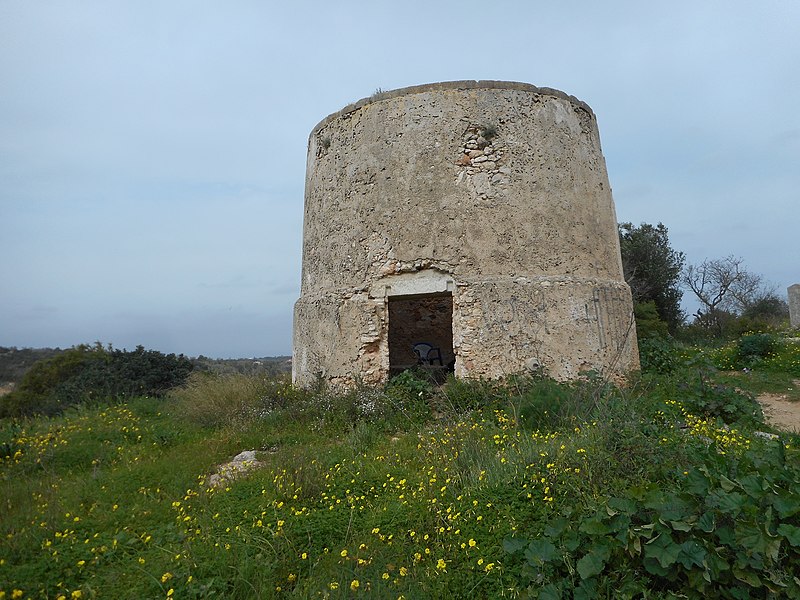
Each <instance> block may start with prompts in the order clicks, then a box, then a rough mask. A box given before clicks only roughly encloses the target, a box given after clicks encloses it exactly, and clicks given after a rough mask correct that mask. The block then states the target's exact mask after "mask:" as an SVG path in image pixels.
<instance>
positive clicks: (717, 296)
mask: <svg viewBox="0 0 800 600" xmlns="http://www.w3.org/2000/svg"><path fill="white" fill-rule="evenodd" d="M682 280H683V283H684V285H686V287H688V288H689V289H690V290H691V291H692V292H693V293H694V295H695V296H696V297H697V299H698V300H699V301H700V303H701V304H702V308H701V309H700V310H699V311H698V312H697V314H696V315H695V317H696V320H697V322H698V323H700V324H701V325H705V326H707V327H709V328H713V329H716V330H717V331H718V332H719V333H722V331H723V326H724V322H725V320H726V317H730V316H746V317H749V318H759V317H781V316H782V314H783V311H784V307H783V304H785V302H783V301H782V300H781V299H780V298H778V296H777V294H776V293H775V288H774V287H770V286H769V285H768V284H766V283H765V282H764V279H763V278H762V277H761V275H758V274H756V273H752V272H750V271H748V270H747V269H746V268H745V265H744V259H742V258H740V257H737V256H733V255H729V256H726V257H724V258H717V259H713V260H709V259H706V260H704V261H703V262H702V263H700V264H699V265H688V266H687V267H686V269H685V270H684V272H683V276H682ZM773 313H774V314H773Z"/></svg>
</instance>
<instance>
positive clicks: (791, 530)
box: [778, 523, 800, 548]
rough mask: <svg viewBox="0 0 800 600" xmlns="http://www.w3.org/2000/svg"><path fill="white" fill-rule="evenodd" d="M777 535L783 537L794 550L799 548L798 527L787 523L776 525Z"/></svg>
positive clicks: (799, 535) (799, 536)
mask: <svg viewBox="0 0 800 600" xmlns="http://www.w3.org/2000/svg"><path fill="white" fill-rule="evenodd" d="M778 533H780V534H781V535H782V536H783V537H785V538H786V539H787V540H788V542H789V543H790V544H791V545H792V546H794V547H795V548H796V547H798V546H800V527H795V526H794V525H789V524H788V523H781V524H780V525H778Z"/></svg>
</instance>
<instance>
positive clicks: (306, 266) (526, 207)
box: [294, 82, 638, 384]
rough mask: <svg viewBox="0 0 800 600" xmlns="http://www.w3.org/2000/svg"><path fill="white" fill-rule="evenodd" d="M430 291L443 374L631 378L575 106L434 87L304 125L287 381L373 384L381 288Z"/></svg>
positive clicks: (493, 91)
mask: <svg viewBox="0 0 800 600" xmlns="http://www.w3.org/2000/svg"><path fill="white" fill-rule="evenodd" d="M415 282H416V284H419V285H421V287H419V286H418V288H415V289H416V291H412V292H402V291H400V292H398V290H402V289H404V288H403V286H406V288H405V289H410V288H409V287H408V286H411V287H413V286H414V285H415ZM420 282H422V283H420ZM387 286H388V291H387ZM437 286H438V287H437ZM441 286H445V289H447V290H449V291H451V292H452V293H453V306H454V309H453V311H454V314H453V339H454V350H455V353H456V375H458V376H476V377H477V376H489V377H498V376H502V375H504V374H507V373H510V372H516V371H520V370H522V369H524V368H526V367H530V366H532V365H541V366H542V367H543V368H545V369H546V370H548V371H549V372H550V373H551V374H552V375H554V376H556V377H561V378H569V377H573V376H575V375H576V374H578V373H579V372H580V371H583V370H587V369H597V370H601V371H602V370H605V371H625V370H627V369H629V368H631V367H635V366H637V365H638V354H637V351H636V345H635V335H634V331H633V328H632V322H631V319H632V317H631V301H630V292H629V289H628V287H627V285H626V284H625V283H624V281H623V278H622V267H621V261H620V255H619V245H618V237H617V227H616V215H615V211H614V205H613V200H612V197H611V192H610V187H609V184H608V179H607V175H606V170H605V162H604V160H603V157H602V153H601V149H600V141H599V135H598V131H597V126H596V122H595V118H594V115H593V113H592V111H591V109H590V108H589V107H588V106H587V105H585V104H584V103H582V102H580V101H578V100H577V99H575V98H572V97H570V96H567V95H565V94H563V93H561V92H557V91H555V90H549V89H546V88H536V87H534V86H530V85H527V84H518V83H508V82H451V83H443V84H432V85H428V86H417V87H414V88H406V89H405V90H397V91H395V92H389V93H385V94H381V95H380V96H379V97H377V98H372V99H365V100H363V101H360V102H358V103H356V104H354V105H351V106H349V107H346V108H345V109H343V110H342V111H340V112H338V113H336V114H333V115H331V116H329V117H327V118H326V119H324V120H323V121H322V122H321V123H320V124H319V125H317V127H315V128H314V130H313V131H312V133H311V136H310V138H309V148H308V166H307V173H306V200H305V223H304V241H303V274H302V290H301V297H300V299H299V300H298V302H297V304H296V308H295V339H294V344H295V360H294V369H295V373H294V377H295V380H296V381H297V382H298V383H301V384H307V383H310V382H311V381H312V379H314V378H315V377H316V376H318V375H323V376H324V377H325V378H327V379H329V380H331V381H336V382H346V381H348V380H351V379H352V377H353V376H357V377H360V378H362V379H364V380H367V381H381V380H383V379H384V378H385V377H386V375H387V372H388V360H389V359H388V356H389V353H388V345H387V344H388V342H387V330H386V327H387V298H388V297H389V295H391V294H392V293H393V292H392V291H391V290H392V289H394V290H395V291H394V293H396V294H397V293H431V292H434V291H442V290H441V289H439V288H441ZM429 288H430V289H429ZM433 288H436V289H433Z"/></svg>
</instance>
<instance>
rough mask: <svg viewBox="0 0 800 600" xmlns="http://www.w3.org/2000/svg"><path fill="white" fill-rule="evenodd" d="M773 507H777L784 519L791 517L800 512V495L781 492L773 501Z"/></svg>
mask: <svg viewBox="0 0 800 600" xmlns="http://www.w3.org/2000/svg"><path fill="white" fill-rule="evenodd" d="M772 506H774V507H775V510H777V511H778V514H779V515H780V516H781V518H782V519H786V518H788V517H791V516H793V515H795V514H797V513H798V512H800V494H791V493H789V492H786V491H783V490H781V492H779V493H778V495H777V496H776V497H775V498H774V499H773V500H772Z"/></svg>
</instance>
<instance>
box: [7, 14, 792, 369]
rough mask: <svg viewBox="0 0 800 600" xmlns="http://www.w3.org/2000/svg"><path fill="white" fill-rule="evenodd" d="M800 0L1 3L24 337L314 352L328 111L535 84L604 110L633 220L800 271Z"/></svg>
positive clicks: (10, 339) (689, 248)
mask: <svg viewBox="0 0 800 600" xmlns="http://www.w3.org/2000/svg"><path fill="white" fill-rule="evenodd" d="M799 32H800V2H797V0H786V1H776V0H761V1H760V2H749V1H748V2H744V1H736V0H728V1H725V2H721V1H720V2H713V1H708V2H697V1H696V0H692V1H681V0H679V1H672V2H659V3H655V2H642V1H641V0H638V1H630V2H628V1H613V0H606V1H604V2H597V1H596V0H592V1H590V0H586V1H573V2H569V3H561V2H539V1H534V0H517V1H506V2H504V1H502V0H493V1H492V2H487V1H483V2H473V1H471V0H458V1H452V2H451V1H449V0H448V1H442V0H425V1H415V0H410V1H409V0H406V1H404V2H383V1H380V0H363V1H347V0H339V1H337V2H329V1H310V0H305V1H298V0H295V1H293V2H271V1H260V2H236V1H231V2H211V1H208V2H203V1H197V0H192V1H191V2H189V1H186V2H182V1H165V0H159V1H157V2H156V1H154V2H146V1H141V0H136V1H134V0H129V1H128V2H114V1H109V0H102V1H96V2H95V1H80V2H79V1H66V0H65V1H59V2H56V1H47V0H37V1H36V2H31V1H30V0H0V345H2V346H17V347H40V346H60V347H69V346H71V345H74V344H78V343H82V342H94V341H95V340H99V341H102V342H103V343H109V342H110V343H113V344H114V346H115V347H120V348H123V347H125V348H129V349H132V348H133V347H134V346H136V345H137V344H142V345H144V346H146V347H147V348H153V349H157V350H161V351H164V352H182V353H184V354H187V355H191V356H196V355H198V354H204V355H206V356H213V357H246V356H269V355H283V354H290V353H291V321H292V305H293V303H294V301H295V300H296V299H297V297H298V295H299V287H300V285H299V284H300V259H301V256H300V253H301V238H302V214H303V185H304V176H305V160H306V143H307V138H308V134H309V132H310V131H311V129H312V127H313V126H314V125H315V124H316V123H317V122H319V121H320V120H321V119H322V118H324V117H325V116H326V115H328V114H330V113H332V112H335V111H337V110H339V109H340V108H342V107H343V106H345V105H346V104H348V103H350V102H353V101H355V100H358V99H360V98H362V97H365V96H369V95H371V94H372V93H373V92H374V91H375V90H376V89H377V88H382V89H384V90H388V89H395V88H400V87H405V86H409V85H416V84H421V83H430V82H436V81H448V80H459V79H499V80H511V81H523V82H528V83H532V84H534V85H538V86H546V87H553V88H557V89H560V90H563V91H565V92H567V93H568V94H572V95H575V96H577V97H578V98H580V99H581V100H584V101H585V102H587V103H588V104H589V105H590V106H591V107H592V108H593V110H594V112H595V114H596V115H597V120H598V124H599V128H600V136H601V140H602V144H603V152H604V155H605V158H606V163H607V167H608V173H609V178H610V180H611V185H612V187H613V192H614V199H615V202H616V207H617V217H618V219H619V220H620V221H632V222H634V223H641V222H648V223H653V224H655V223H657V222H659V221H661V222H663V223H664V224H665V225H666V226H667V227H668V228H669V236H670V241H671V243H672V246H673V247H674V248H675V249H676V250H680V251H683V252H685V253H686V256H687V260H688V261H689V262H700V261H702V260H703V259H704V258H717V257H722V256H725V255H728V254H734V255H737V256H741V257H743V258H744V259H745V262H746V265H747V266H748V267H749V268H750V270H752V271H754V272H756V273H760V274H762V275H763V276H764V277H765V278H766V279H767V280H768V281H770V282H771V283H773V284H775V285H776V286H777V288H778V291H779V293H781V294H783V295H785V293H786V287H787V286H789V285H791V284H793V283H797V282H800V240H798V237H800V33H799Z"/></svg>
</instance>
